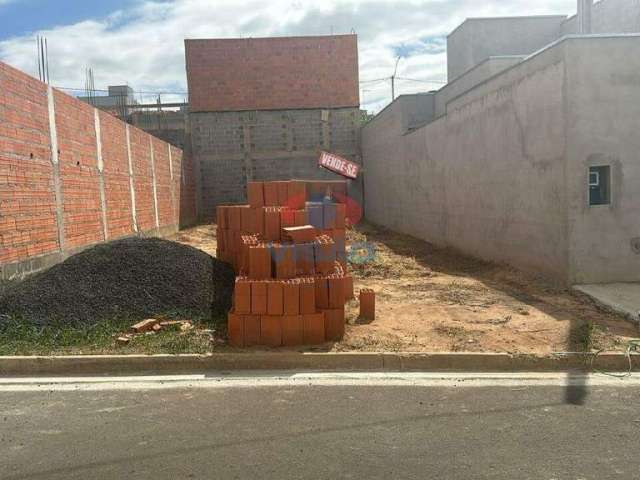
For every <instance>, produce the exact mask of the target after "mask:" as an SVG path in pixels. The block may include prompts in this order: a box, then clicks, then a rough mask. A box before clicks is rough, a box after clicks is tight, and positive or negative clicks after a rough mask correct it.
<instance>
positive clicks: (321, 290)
mask: <svg viewBox="0 0 640 480" xmlns="http://www.w3.org/2000/svg"><path fill="white" fill-rule="evenodd" d="M315 295H316V308H329V282H328V281H327V278H326V277H316V279H315Z"/></svg>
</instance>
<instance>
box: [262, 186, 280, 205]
mask: <svg viewBox="0 0 640 480" xmlns="http://www.w3.org/2000/svg"><path fill="white" fill-rule="evenodd" d="M264 204H265V206H267V207H277V206H278V185H277V184H276V183H275V182H265V183H264Z"/></svg>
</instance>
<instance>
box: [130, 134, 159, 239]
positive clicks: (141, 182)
mask: <svg viewBox="0 0 640 480" xmlns="http://www.w3.org/2000/svg"><path fill="white" fill-rule="evenodd" d="M129 140H130V142H131V156H132V157H133V158H132V161H133V177H134V179H135V192H136V214H137V216H138V228H139V229H140V230H141V231H145V230H153V229H154V228H156V214H155V206H154V203H153V172H152V171H151V144H150V143H149V135H147V134H146V133H145V132H143V131H142V130H140V129H138V128H136V127H134V126H129Z"/></svg>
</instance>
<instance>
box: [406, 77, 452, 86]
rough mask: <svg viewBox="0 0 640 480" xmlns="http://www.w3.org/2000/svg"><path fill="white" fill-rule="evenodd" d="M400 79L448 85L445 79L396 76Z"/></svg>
mask: <svg viewBox="0 0 640 480" xmlns="http://www.w3.org/2000/svg"><path fill="white" fill-rule="evenodd" d="M396 78H397V79H398V80H407V81H409V82H420V83H437V84H439V85H446V84H447V82H445V81H443V80H419V79H417V78H404V77H396Z"/></svg>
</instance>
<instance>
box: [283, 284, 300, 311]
mask: <svg viewBox="0 0 640 480" xmlns="http://www.w3.org/2000/svg"><path fill="white" fill-rule="evenodd" d="M283 296H284V305H283V313H284V314H285V315H298V314H299V313H300V284H299V281H298V280H297V279H295V280H289V281H287V282H285V283H284V284H283Z"/></svg>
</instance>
